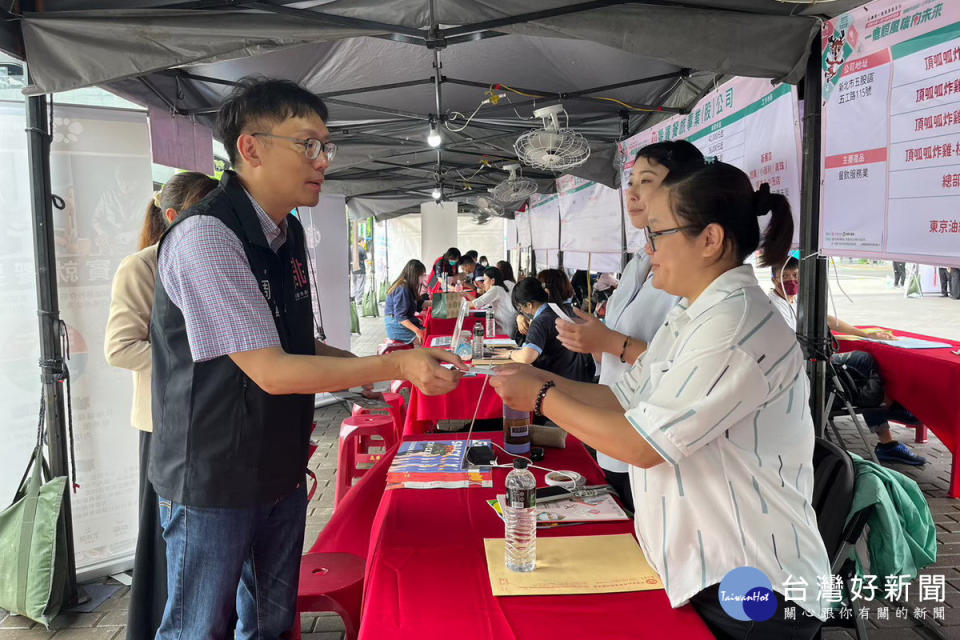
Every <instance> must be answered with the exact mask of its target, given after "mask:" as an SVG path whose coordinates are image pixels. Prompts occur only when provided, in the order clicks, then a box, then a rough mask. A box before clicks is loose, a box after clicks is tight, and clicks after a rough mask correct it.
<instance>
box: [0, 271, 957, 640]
mask: <svg viewBox="0 0 960 640" xmlns="http://www.w3.org/2000/svg"><path fill="white" fill-rule="evenodd" d="M891 274H892V271H891V270H890V267H889V264H886V265H861V264H846V263H841V264H839V265H838V268H837V273H836V274H835V273H834V271H832V270H831V289H832V291H833V293H834V302H835V308H836V315H837V316H839V317H840V318H842V319H844V320H847V321H848V322H852V323H854V324H862V323H874V324H881V325H886V326H890V327H896V328H900V329H905V330H911V331H916V332H919V333H925V334H928V335H934V336H940V337H944V338H952V339H955V340H960V301H956V300H949V299H945V298H940V297H938V296H937V297H926V298H923V299H904V297H903V292H902V290H895V289H892V288H891V287H889V286H888V284H887V279H888V277H889V276H890V275H891ZM837 277H839V286H838V280H837ZM840 287H842V288H843V289H844V290H845V291H846V292H847V294H848V295H850V297H851V298H852V301H848V300H847V299H846V298H845V297H844V296H843V294H842V293H841V292H840ZM831 308H833V307H831ZM360 324H361V331H362V335H360V336H354V339H353V350H354V352H355V353H358V354H370V353H374V352H375V351H376V345H377V344H379V343H380V342H381V341H382V340H383V324H382V318H376V319H374V318H369V319H368V318H361V320H360ZM945 401H946V399H945ZM949 401H956V400H955V399H950V400H949ZM345 416H346V410H345V409H344V408H343V407H342V406H337V405H334V406H331V407H325V408H322V409H319V410H318V411H317V430H316V431H315V433H314V437H315V439H317V440H318V442H319V443H320V448H319V450H318V451H317V453H316V454H315V455H314V457H313V460H312V462H311V467H312V468H313V469H314V471H315V472H316V474H317V478H318V480H319V482H320V486H319V488H318V490H317V495H316V496H315V497H314V500H313V501H312V502H311V503H310V507H309V512H308V516H307V526H306V536H305V540H306V545H305V546H308V545H309V544H310V543H312V542H313V540H315V539H316V537H317V535H318V534H319V532H320V531H321V530H322V529H323V527H324V525H325V524H326V523H327V521H328V520H329V518H330V516H331V514H332V513H333V479H334V472H335V468H336V455H337V454H336V443H337V432H338V429H339V424H340V421H341V420H342V419H343V417H345ZM840 428H841V431H842V433H843V435H844V440H845V442H846V443H847V445H848V447H849V448H850V450H851V451H854V452H857V453H860V454H861V455H866V454H867V452H866V450H865V448H864V447H863V445H862V443H860V441H859V438H858V437H857V436H856V432H855V431H854V429H853V426H852V423H850V422H849V421H841V422H840ZM894 432H895V434H896V435H897V437H898V438H900V439H901V440H903V441H905V442H911V441H912V439H913V437H912V431H911V430H909V429H906V428H901V427H899V426H896V425H895V426H894ZM871 444H872V443H871ZM911 446H914V448H915V450H916V451H917V452H918V453H920V454H921V455H924V456H926V457H927V459H928V460H929V463H928V464H927V465H926V466H925V467H922V468H919V469H917V468H912V467H899V468H898V470H899V471H902V472H904V473H906V474H907V475H908V476H910V477H911V478H913V479H914V480H916V481H917V482H918V483H919V486H920V488H921V489H922V490H923V492H924V494H925V495H926V496H927V501H928V503H929V505H930V509H931V511H932V512H933V517H934V522H936V524H937V540H938V543H939V557H938V561H937V563H936V564H935V565H934V566H932V567H929V568H927V569H926V570H925V571H924V572H923V573H925V574H929V575H931V576H939V575H942V576H944V603H943V604H942V605H939V604H935V603H931V602H930V601H929V600H926V601H923V602H921V601H920V600H919V598H918V596H919V594H918V593H917V587H916V585H914V586H912V588H911V590H910V592H909V597H908V599H907V603H908V611H911V612H912V611H913V610H914V608H924V609H925V614H926V616H927V618H928V619H931V618H933V617H934V615H935V614H940V613H942V614H943V615H942V620H938V621H937V622H936V624H937V628H939V629H940V631H941V632H942V633H943V635H944V636H945V637H946V638H950V639H953V638H956V639H958V640H960V500H951V499H948V498H946V492H947V488H948V482H949V471H950V454H949V452H948V451H947V450H946V448H945V447H944V446H943V444H942V443H941V442H940V441H939V440H938V439H937V438H936V436H935V435H933V434H931V436H930V441H929V442H928V443H927V444H923V445H912V444H911ZM881 591H882V589H881ZM128 601H129V598H128V595H127V589H126V588H123V589H121V590H120V591H119V592H118V593H117V594H116V595H115V596H114V597H113V598H111V599H110V600H108V601H107V602H106V603H104V604H103V605H102V606H101V607H100V608H99V609H98V610H97V611H96V612H94V613H84V614H69V613H68V614H63V615H61V616H60V617H59V618H58V619H57V620H56V622H55V624H54V625H53V627H52V629H51V631H46V630H44V629H43V628H42V627H38V625H33V624H31V623H29V622H25V621H24V620H23V618H19V617H16V616H6V617H4V615H5V614H4V612H3V611H0V640H33V639H35V638H51V637H53V638H55V639H56V640H117V639H118V638H123V637H124V624H125V622H126V612H127V606H128ZM886 606H888V607H889V608H888V609H887V613H888V615H889V620H883V621H881V620H879V619H878V615H879V603H877V602H874V603H870V607H871V609H870V630H871V631H870V637H871V638H873V639H875V640H901V639H904V640H909V639H914V638H923V637H929V636H924V635H922V634H921V632H920V631H918V627H916V626H915V625H914V624H913V623H912V622H911V621H910V620H908V619H905V618H898V617H897V615H898V609H897V605H891V604H887V605H886ZM939 606H942V610H940V611H936V610H935V607H939ZM302 624H303V630H304V638H305V639H307V640H340V639H341V638H342V637H343V625H342V623H341V622H340V618H339V617H337V616H336V615H332V614H323V615H304V616H303V618H302ZM824 637H825V638H827V639H828V640H836V639H845V638H847V637H848V634H847V632H846V631H844V630H828V631H826V632H825V633H824Z"/></svg>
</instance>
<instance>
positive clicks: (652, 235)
mask: <svg viewBox="0 0 960 640" xmlns="http://www.w3.org/2000/svg"><path fill="white" fill-rule="evenodd" d="M695 228H696V225H692V224H685V225H683V226H682V227H673V228H672V229H663V230H662V231H654V230H653V229H651V228H650V227H644V230H645V231H646V233H647V242H649V243H650V249H651V250H652V251H656V250H657V242H656V238H659V237H660V236H669V235H671V234H674V233H678V232H680V231H683V230H684V229H695Z"/></svg>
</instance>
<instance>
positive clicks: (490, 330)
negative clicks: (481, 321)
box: [486, 309, 497, 338]
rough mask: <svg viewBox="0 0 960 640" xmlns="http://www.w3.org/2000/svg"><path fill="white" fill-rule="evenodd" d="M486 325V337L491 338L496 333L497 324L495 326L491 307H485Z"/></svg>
mask: <svg viewBox="0 0 960 640" xmlns="http://www.w3.org/2000/svg"><path fill="white" fill-rule="evenodd" d="M486 325H487V337H488V338H492V337H493V336H495V335H497V326H496V323H495V322H494V317H493V309H487V321H486Z"/></svg>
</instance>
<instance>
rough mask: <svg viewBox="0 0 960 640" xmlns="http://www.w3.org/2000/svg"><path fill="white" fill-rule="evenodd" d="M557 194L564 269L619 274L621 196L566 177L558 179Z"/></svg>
mask: <svg viewBox="0 0 960 640" xmlns="http://www.w3.org/2000/svg"><path fill="white" fill-rule="evenodd" d="M557 193H558V194H559V201H560V248H561V250H563V266H564V267H567V268H573V269H587V268H589V269H591V270H593V271H613V272H618V271H620V260H621V253H622V251H621V247H622V229H621V226H620V225H621V211H620V198H621V196H620V192H619V191H618V190H617V189H611V188H609V187H607V186H604V185H602V184H600V183H597V182H591V181H590V180H584V179H583V178H577V177H575V176H570V175H565V176H560V177H559V178H557Z"/></svg>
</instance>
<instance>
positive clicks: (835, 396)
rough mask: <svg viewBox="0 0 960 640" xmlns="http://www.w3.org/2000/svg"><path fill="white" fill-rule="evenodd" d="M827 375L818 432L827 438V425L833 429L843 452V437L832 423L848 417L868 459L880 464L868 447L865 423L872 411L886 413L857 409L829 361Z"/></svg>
mask: <svg viewBox="0 0 960 640" xmlns="http://www.w3.org/2000/svg"><path fill="white" fill-rule="evenodd" d="M827 375H828V376H830V382H831V384H830V385H829V390H830V392H829V393H828V394H827V401H826V404H825V405H824V411H823V424H821V425H820V432H821V433H823V434H824V435H826V436H827V437H829V433H828V432H827V426H828V425H829V426H830V428H831V429H833V435H834V437H835V438H836V439H837V444H838V445H840V446H841V447H842V448H843V449H844V451H846V450H847V445H846V444H845V443H844V442H843V437H842V436H841V435H840V430H839V429H837V424H836V422H834V418H837V417H840V416H849V417H850V419H851V420H853V424H854V426H855V427H856V428H857V433H859V434H860V440H861V441H862V442H863V446H864V447H865V448H866V450H867V455H869V456H870V459H871V460H873V461H874V462H876V463H877V464H880V461H879V460H877V454H876V453H875V452H874V449H873V447H871V446H870V443H869V442H868V441H867V432H868V431H869V429H868V428H867V426H866V424H865V421H866V415H867V413H868V412H874V411H884V412H885V411H886V409H884V408H882V407H877V408H870V409H867V408H863V407H857V406H855V404H854V403H853V402H852V401H851V399H850V398H849V397H847V393H846V391H845V390H844V387H843V385H842V384H841V382H840V377H839V375H838V374H837V370H836V366H835V365H834V364H833V362H832V361H830V360H829V359H828V360H827Z"/></svg>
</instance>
